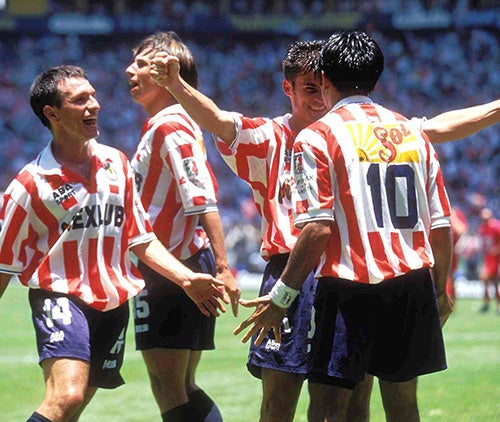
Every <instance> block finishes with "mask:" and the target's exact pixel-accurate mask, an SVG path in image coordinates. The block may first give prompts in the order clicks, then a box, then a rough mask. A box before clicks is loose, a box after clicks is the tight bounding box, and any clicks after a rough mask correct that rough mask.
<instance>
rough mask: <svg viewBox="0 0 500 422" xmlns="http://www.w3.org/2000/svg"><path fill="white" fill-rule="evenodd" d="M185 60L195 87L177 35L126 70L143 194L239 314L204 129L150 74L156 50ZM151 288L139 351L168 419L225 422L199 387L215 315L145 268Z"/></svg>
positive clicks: (141, 312)
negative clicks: (140, 122)
mask: <svg viewBox="0 0 500 422" xmlns="http://www.w3.org/2000/svg"><path fill="white" fill-rule="evenodd" d="M159 51H161V52H167V53H168V54H172V55H174V56H176V57H178V59H179V62H180V72H181V74H182V75H183V77H184V78H185V79H186V80H187V81H188V83H189V84H191V85H192V86H193V87H196V86H197V82H198V71H197V66H196V62H195V59H194V57H193V55H192V53H191V52H190V50H189V49H188V47H187V46H186V45H185V44H184V43H183V42H182V41H181V39H180V38H179V37H178V36H177V34H176V33H174V32H171V31H170V32H159V33H156V34H153V35H150V36H148V37H146V38H145V39H143V40H142V41H140V42H139V44H138V45H137V46H136V47H135V48H134V50H133V54H134V59H133V62H132V63H131V64H130V66H128V67H127V69H126V73H127V76H128V78H129V82H130V86H131V89H130V94H131V96H132V98H133V99H134V101H135V102H136V103H138V104H140V105H141V106H142V107H143V108H144V110H145V111H146V113H147V114H148V118H147V120H146V122H145V124H144V126H143V129H142V133H141V139H140V142H139V145H138V147H137V151H136V152H135V155H134V157H133V158H132V160H131V164H132V167H133V168H134V170H135V177H136V185H137V190H138V192H139V194H140V197H141V200H142V204H143V206H144V208H145V210H146V211H147V212H148V213H149V216H150V219H151V223H152V224H153V228H154V231H155V233H156V235H157V236H158V238H159V239H160V241H161V242H162V243H163V245H164V246H165V247H166V248H167V249H168V250H169V251H170V252H171V253H172V254H173V255H174V256H175V257H177V258H178V259H180V260H181V261H182V262H183V263H184V264H185V265H186V266H187V267H189V268H191V269H192V270H196V271H202V272H206V273H209V274H212V275H214V276H216V277H217V279H219V280H222V281H224V283H225V287H226V291H227V292H228V294H229V296H230V298H231V303H232V307H233V312H234V314H235V316H236V314H237V307H238V300H239V298H240V290H239V288H238V286H237V283H236V280H235V278H234V276H233V273H232V272H231V271H230V268H229V264H228V260H227V256H226V248H225V242H224V233H223V231H222V224H221V221H220V217H219V213H218V209H217V193H216V189H217V184H216V180H215V178H214V177H213V173H212V170H211V168H210V166H209V164H208V162H207V158H206V152H205V145H204V143H203V137H202V132H201V129H200V127H199V126H198V125H197V124H196V123H195V122H194V121H193V120H192V119H191V118H190V117H189V115H188V114H187V113H186V112H185V111H184V109H183V108H182V106H181V105H179V104H178V103H177V100H176V99H175V98H174V97H173V96H172V94H170V93H169V92H168V91H167V90H165V89H163V88H162V87H160V86H158V84H156V83H155V81H154V80H153V78H152V77H151V75H150V73H149V70H150V65H151V59H152V58H153V56H154V54H155V53H156V52H159ZM139 269H140V271H141V273H142V274H143V276H144V279H145V282H146V288H145V289H144V290H143V291H142V292H141V293H140V294H139V295H138V296H137V297H136V298H135V299H134V318H135V336H136V346H137V349H138V350H141V352H142V355H143V358H144V361H145V363H146V366H147V370H148V374H149V377H150V380H151V388H152V390H153V394H154V397H155V399H156V402H157V404H158V406H159V409H160V412H161V415H162V418H163V420H164V421H193V422H196V421H207V422H208V421H210V422H215V421H220V420H222V418H221V415H220V412H219V410H218V408H217V406H216V405H215V403H214V402H213V401H212V399H211V398H210V397H209V396H208V395H207V394H206V393H205V392H204V391H203V390H202V389H200V387H199V386H198V385H197V384H196V380H195V375H196V368H197V366H198V363H199V362H200V359H201V355H202V351H203V350H211V349H214V347H215V346H214V330H215V317H213V316H212V317H206V316H205V315H203V314H202V313H201V312H200V311H199V310H198V309H197V307H196V306H195V305H194V303H193V302H192V300H191V299H190V298H189V297H188V296H187V295H186V293H185V292H184V291H183V290H182V289H180V288H179V287H178V286H177V285H176V283H175V280H172V281H170V280H168V279H165V278H164V277H163V276H161V275H160V274H158V273H157V272H156V271H154V270H151V269H149V268H148V267H147V266H146V265H144V264H142V263H139Z"/></svg>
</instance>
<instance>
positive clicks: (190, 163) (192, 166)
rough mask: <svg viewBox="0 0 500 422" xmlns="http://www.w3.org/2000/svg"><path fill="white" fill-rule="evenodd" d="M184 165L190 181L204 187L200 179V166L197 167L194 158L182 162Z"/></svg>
mask: <svg viewBox="0 0 500 422" xmlns="http://www.w3.org/2000/svg"><path fill="white" fill-rule="evenodd" d="M182 164H183V166H184V171H185V172H186V174H187V177H188V179H189V181H190V182H191V183H192V184H193V185H195V186H198V187H203V183H202V182H201V180H200V178H199V171H198V166H197V165H196V162H195V160H194V159H193V157H188V158H185V159H184V160H182Z"/></svg>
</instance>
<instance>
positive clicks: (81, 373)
mask: <svg viewBox="0 0 500 422" xmlns="http://www.w3.org/2000/svg"><path fill="white" fill-rule="evenodd" d="M40 365H41V367H42V370H43V374H44V378H45V385H46V394H47V395H48V396H53V397H61V398H62V397H66V396H67V395H68V394H71V395H74V396H78V398H79V399H81V400H82V401H83V400H84V399H85V393H86V390H87V385H88V379H89V368H90V366H89V363H88V362H85V361H83V360H80V359H70V358H49V359H45V360H43V361H42V362H41V363H40Z"/></svg>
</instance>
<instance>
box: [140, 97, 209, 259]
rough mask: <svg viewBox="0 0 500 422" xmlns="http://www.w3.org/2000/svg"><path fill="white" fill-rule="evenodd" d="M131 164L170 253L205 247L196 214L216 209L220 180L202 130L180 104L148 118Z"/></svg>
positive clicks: (183, 253)
mask: <svg viewBox="0 0 500 422" xmlns="http://www.w3.org/2000/svg"><path fill="white" fill-rule="evenodd" d="M131 163H132V167H133V168H134V170H135V174H136V185H137V190H138V191H139V194H140V196H141V200H142V204H143V206H144V208H145V209H146V211H147V212H148V213H149V216H150V221H151V223H152V224H153V228H154V231H155V233H156V235H157V236H158V239H160V241H161V242H162V243H163V244H164V245H165V247H166V248H167V249H168V250H169V251H170V252H171V253H172V255H174V256H175V257H177V258H179V259H187V258H189V257H190V256H193V255H194V254H195V253H196V252H198V251H199V250H200V249H205V248H207V247H208V246H209V239H208V236H207V234H206V233H205V231H204V230H203V229H202V228H201V227H200V226H199V216H198V215H199V214H202V213H206V212H212V211H217V182H216V180H215V177H214V174H213V172H212V169H211V168H210V165H209V164H208V161H207V155H206V150H205V144H204V143H203V134H202V132H201V129H200V127H199V126H198V125H197V124H196V123H195V122H194V121H193V120H192V119H191V118H190V117H189V116H188V114H187V113H186V112H185V111H184V109H183V108H182V106H181V105H179V104H175V105H172V106H170V107H167V108H165V109H163V110H162V111H160V112H159V113H158V114H156V115H155V116H153V117H152V118H149V119H147V120H146V122H145V124H144V126H143V128H142V133H141V141H140V143H139V145H138V147H137V151H136V153H135V155H134V157H133V159H132V160H131Z"/></svg>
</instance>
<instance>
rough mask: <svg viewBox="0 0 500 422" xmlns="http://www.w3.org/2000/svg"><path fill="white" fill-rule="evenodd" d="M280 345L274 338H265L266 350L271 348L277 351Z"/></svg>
mask: <svg viewBox="0 0 500 422" xmlns="http://www.w3.org/2000/svg"><path fill="white" fill-rule="evenodd" d="M280 347H281V343H278V342H277V341H276V340H274V339H269V340H267V343H266V350H272V351H273V352H277V351H278V350H279V349H280Z"/></svg>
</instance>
